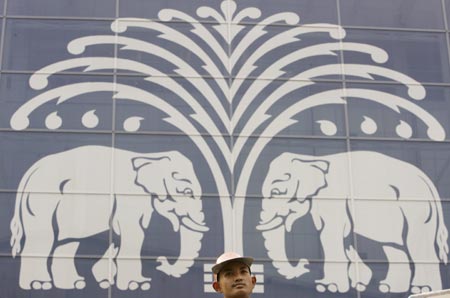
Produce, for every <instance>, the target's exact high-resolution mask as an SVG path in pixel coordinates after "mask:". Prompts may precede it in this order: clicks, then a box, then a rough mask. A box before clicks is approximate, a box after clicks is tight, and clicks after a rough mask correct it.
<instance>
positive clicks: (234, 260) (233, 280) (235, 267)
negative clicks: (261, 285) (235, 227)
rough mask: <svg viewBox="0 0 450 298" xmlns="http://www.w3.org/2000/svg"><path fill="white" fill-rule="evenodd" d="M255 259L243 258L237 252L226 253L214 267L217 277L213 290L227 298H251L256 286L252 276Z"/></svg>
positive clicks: (254, 278) (218, 259)
mask: <svg viewBox="0 0 450 298" xmlns="http://www.w3.org/2000/svg"><path fill="white" fill-rule="evenodd" d="M252 263H253V258H250V257H242V256H240V255H239V254H237V253H235V252H226V253H224V254H222V255H221V256H219V257H218V258H217V261H216V264H215V265H214V266H213V267H212V271H213V273H214V276H215V280H214V283H213V288H214V290H216V292H218V293H222V294H223V295H224V297H225V298H231V297H235V298H238V297H250V294H251V293H252V291H253V288H254V287H255V284H256V277H254V276H252V275H251V270H250V267H251V265H252Z"/></svg>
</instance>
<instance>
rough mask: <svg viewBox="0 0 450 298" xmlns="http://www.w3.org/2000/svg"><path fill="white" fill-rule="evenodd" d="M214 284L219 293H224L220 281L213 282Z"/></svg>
mask: <svg viewBox="0 0 450 298" xmlns="http://www.w3.org/2000/svg"><path fill="white" fill-rule="evenodd" d="M212 286H213V288H214V290H215V291H216V292H217V293H222V289H221V288H220V284H219V282H218V281H215V282H213V284H212Z"/></svg>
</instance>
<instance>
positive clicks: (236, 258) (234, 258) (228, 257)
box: [212, 251, 253, 274]
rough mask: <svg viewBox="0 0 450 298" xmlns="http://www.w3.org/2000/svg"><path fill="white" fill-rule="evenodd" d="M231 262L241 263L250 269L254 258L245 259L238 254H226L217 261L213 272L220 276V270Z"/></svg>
mask: <svg viewBox="0 0 450 298" xmlns="http://www.w3.org/2000/svg"><path fill="white" fill-rule="evenodd" d="M229 262H241V263H244V264H245V265H247V266H248V267H250V266H251V265H252V263H253V258H252V257H243V256H241V255H240V254H238V253H236V252H232V251H231V252H225V253H223V254H221V255H220V256H219V257H218V258H217V260H216V264H215V265H214V266H213V267H212V272H213V273H214V274H219V272H220V270H222V268H223V267H224V266H225V265H226V264H228V263H229Z"/></svg>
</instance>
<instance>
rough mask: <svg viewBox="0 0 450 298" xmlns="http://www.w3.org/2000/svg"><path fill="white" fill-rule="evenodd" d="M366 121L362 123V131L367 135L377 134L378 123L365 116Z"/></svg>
mask: <svg viewBox="0 0 450 298" xmlns="http://www.w3.org/2000/svg"><path fill="white" fill-rule="evenodd" d="M363 118H364V121H363V122H362V123H361V131H362V132H363V133H365V134H366V135H373V134H374V133H376V132H377V129H378V126H377V123H376V122H375V121H374V120H373V119H372V118H370V117H367V116H363Z"/></svg>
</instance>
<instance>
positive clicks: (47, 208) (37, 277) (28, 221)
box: [19, 194, 58, 290]
mask: <svg viewBox="0 0 450 298" xmlns="http://www.w3.org/2000/svg"><path fill="white" fill-rule="evenodd" d="M27 203H28V206H27V207H28V208H27V209H28V210H29V211H30V212H24V214H23V229H24V234H25V242H24V246H23V250H22V253H21V262H20V277H19V284H20V287H21V288H22V289H31V288H32V289H43V290H48V289H51V288H52V286H53V285H52V278H51V276H50V273H49V270H48V266H47V261H48V258H49V256H50V253H51V251H52V249H53V245H54V241H55V235H54V231H53V226H52V218H53V214H54V211H55V209H56V206H57V203H58V201H57V200H55V199H52V198H50V197H49V195H42V194H32V195H30V197H29V198H28V202H27Z"/></svg>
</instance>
